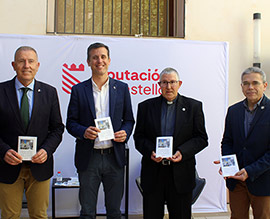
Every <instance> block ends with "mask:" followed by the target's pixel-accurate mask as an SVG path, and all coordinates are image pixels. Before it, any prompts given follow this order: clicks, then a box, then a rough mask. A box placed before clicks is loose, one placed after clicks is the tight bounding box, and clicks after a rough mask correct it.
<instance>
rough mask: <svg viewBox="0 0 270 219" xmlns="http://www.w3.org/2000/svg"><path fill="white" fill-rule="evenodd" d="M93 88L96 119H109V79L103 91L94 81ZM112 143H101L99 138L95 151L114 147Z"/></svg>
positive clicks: (109, 141) (96, 140)
mask: <svg viewBox="0 0 270 219" xmlns="http://www.w3.org/2000/svg"><path fill="white" fill-rule="evenodd" d="M92 87H93V96H94V102H95V110H96V118H97V119H100V118H104V117H108V116H110V115H109V112H110V107H109V104H110V102H109V78H108V80H107V81H106V83H105V84H104V85H103V86H102V87H101V90H100V89H99V88H98V86H97V85H96V83H95V82H94V81H93V79H92ZM112 146H113V144H112V141H111V140H108V141H99V138H98V137H97V138H96V139H95V144H94V148H95V149H105V148H110V147H112Z"/></svg>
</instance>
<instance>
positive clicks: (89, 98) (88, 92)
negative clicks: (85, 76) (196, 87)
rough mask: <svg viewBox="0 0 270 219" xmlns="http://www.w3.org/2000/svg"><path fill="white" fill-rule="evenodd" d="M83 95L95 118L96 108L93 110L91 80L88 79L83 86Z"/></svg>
mask: <svg viewBox="0 0 270 219" xmlns="http://www.w3.org/2000/svg"><path fill="white" fill-rule="evenodd" d="M84 91H85V95H86V98H87V102H88V105H89V108H90V111H91V113H92V116H93V118H94V119H96V110H95V101H94V96H93V86H92V80H91V79H89V80H88V82H87V83H86V85H85V87H84Z"/></svg>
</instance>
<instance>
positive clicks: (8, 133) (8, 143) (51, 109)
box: [0, 78, 64, 184]
mask: <svg viewBox="0 0 270 219" xmlns="http://www.w3.org/2000/svg"><path fill="white" fill-rule="evenodd" d="M63 131H64V125H63V123H62V118H61V114H60V108H59V101H58V97H57V92H56V89H55V88H54V87H52V86H50V85H48V84H45V83H42V82H39V81H35V86H34V103H33V109H32V116H31V119H30V121H29V124H28V128H27V129H26V130H24V127H23V122H22V119H21V116H20V109H19V105H18V99H17V94H16V90H15V78H13V79H12V80H10V81H6V82H3V83H0V182H3V183H8V184H11V183H14V182H15V181H16V179H17V177H18V175H19V172H20V169H21V164H19V165H16V166H12V165H9V164H7V163H6V162H5V161H4V156H5V154H6V152H7V151H8V150H9V149H14V150H15V151H18V136H37V151H38V150H39V149H41V148H43V149H45V150H46V152H47V155H48V159H47V161H46V162H45V163H43V164H34V163H31V172H32V175H33V176H34V178H35V179H36V180H38V181H44V180H47V179H49V178H50V177H51V176H52V175H53V153H54V152H55V150H56V148H57V147H58V145H59V144H60V142H61V140H62V134H63Z"/></svg>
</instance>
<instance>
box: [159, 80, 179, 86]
mask: <svg viewBox="0 0 270 219" xmlns="http://www.w3.org/2000/svg"><path fill="white" fill-rule="evenodd" d="M178 82H179V81H161V82H159V83H160V86H161V87H167V86H168V84H170V85H171V87H175V86H177V84H178Z"/></svg>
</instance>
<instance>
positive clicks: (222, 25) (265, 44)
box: [185, 0, 270, 105]
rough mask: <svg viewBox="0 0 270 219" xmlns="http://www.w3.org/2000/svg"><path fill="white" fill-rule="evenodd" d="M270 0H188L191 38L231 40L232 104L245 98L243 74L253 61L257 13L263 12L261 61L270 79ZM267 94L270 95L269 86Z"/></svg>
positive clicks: (187, 10)
mask: <svg viewBox="0 0 270 219" xmlns="http://www.w3.org/2000/svg"><path fill="white" fill-rule="evenodd" d="M269 10H270V1H269V0H203V1H202V0H186V38H185V39H187V40H207V41H226V42H229V46H230V49H229V50H230V52H229V105H231V104H233V103H235V102H237V101H239V100H241V99H242V98H243V95H242V92H241V89H240V75H241V73H242V71H243V70H244V69H246V68H247V67H249V66H251V65H252V63H253V13H257V12H258V13H261V15H262V20H261V30H262V31H261V46H262V48H261V63H262V66H261V67H262V69H263V70H264V71H265V72H266V74H267V77H268V79H269V80H268V81H270V43H269V38H270V28H269V25H270V13H269ZM266 94H268V96H270V95H269V94H270V91H269V88H268V89H267V91H266Z"/></svg>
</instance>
